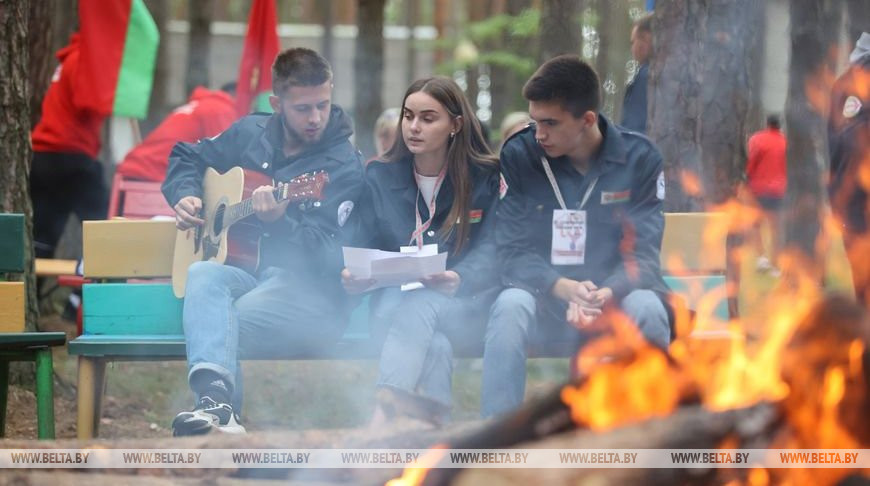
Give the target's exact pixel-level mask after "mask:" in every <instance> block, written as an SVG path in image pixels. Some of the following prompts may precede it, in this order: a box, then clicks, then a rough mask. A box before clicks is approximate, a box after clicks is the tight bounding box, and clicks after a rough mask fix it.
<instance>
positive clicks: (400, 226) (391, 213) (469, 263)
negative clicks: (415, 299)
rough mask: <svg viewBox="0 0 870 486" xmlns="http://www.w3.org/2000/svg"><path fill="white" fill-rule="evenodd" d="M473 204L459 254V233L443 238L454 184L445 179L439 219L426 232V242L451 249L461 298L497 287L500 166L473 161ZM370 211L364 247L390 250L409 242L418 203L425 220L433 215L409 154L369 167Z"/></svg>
mask: <svg viewBox="0 0 870 486" xmlns="http://www.w3.org/2000/svg"><path fill="white" fill-rule="evenodd" d="M470 173H471V177H472V191H471V204H470V206H469V208H468V209H469V215H468V217H469V218H470V220H471V224H470V226H471V228H470V231H469V235H468V238H467V240H466V242H465V244H464V246H463V248H462V250H461V252H460V253H459V254H458V255H457V254H456V253H455V252H454V248H455V246H456V241H455V231H452V232H451V233H450V234H449V235H448V236H447V239H442V238H441V235H440V229H441V227H442V226H443V225H444V223H445V220H446V217H447V214H448V213H449V212H450V208H451V205H452V202H453V184H452V183H451V181H450V175H449V174H448V175H447V177H445V179H444V182H443V183H442V184H441V189H440V190H439V191H438V195H437V196H436V197H435V218H434V219H433V220H432V225H431V226H430V227H429V230H428V231H426V232H425V233H424V234H423V242H424V244H429V243H437V244H438V250H439V251H441V252H443V251H447V252H448V257H447V268H448V269H449V270H453V271H455V272H456V273H458V274H459V276H460V278H461V282H460V286H459V290H458V291H457V293H456V296H457V297H468V296H473V295H479V294H481V293H483V292H486V291H489V290H492V289H495V288H496V287H497V286H498V272H497V270H496V260H495V258H496V255H495V227H494V226H495V210H496V204H497V202H498V169H497V167H495V166H494V165H493V166H492V167H491V168H488V167H483V166H480V165H477V164H472V165H471V167H470ZM365 175H366V186H367V189H368V190H367V194H366V204H365V206H366V208H365V209H366V210H365V218H364V219H365V220H366V223H365V225H364V226H365V229H366V231H365V232H364V234H365V239H364V243H363V244H364V245H365V246H369V247H372V248H379V249H381V250H387V251H399V247H400V246H407V245H409V244H410V242H411V234H412V233H413V232H414V229H415V225H416V218H415V216H414V203H415V201H416V199H417V198H418V197H419V201H416V202H418V204H417V206H418V207H419V209H420V215H421V218H422V220H423V221H426V220H428V219H429V208H428V207H427V205H426V202H425V201H424V200H423V196H422V195H418V193H419V191H418V190H417V183H416V181H415V180H414V169H413V161H412V160H411V159H410V157H409V158H408V159H406V160H401V161H399V162H378V161H375V162H372V163H370V164H369V165H368V166H367V167H366V171H365Z"/></svg>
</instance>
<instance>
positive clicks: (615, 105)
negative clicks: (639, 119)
mask: <svg viewBox="0 0 870 486" xmlns="http://www.w3.org/2000/svg"><path fill="white" fill-rule="evenodd" d="M598 5H599V7H598V14H599V17H600V19H601V20H600V21H599V23H598V38H599V44H598V58H597V61H596V70H597V71H598V76H599V77H600V78H601V83H602V85H603V88H604V90H603V93H602V94H603V96H602V103H601V106H602V110H601V111H602V112H603V113H604V114H605V115H606V116H609V117H611V118H612V119H613V120H615V121H619V119H620V118H621V114H622V102H623V98H624V97H625V86H626V83H627V81H628V79H627V78H628V70H627V69H626V65H627V63H628V60H629V59H630V56H629V52H631V17H630V16H629V15H628V3H627V0H618V1H611V0H599V1H598Z"/></svg>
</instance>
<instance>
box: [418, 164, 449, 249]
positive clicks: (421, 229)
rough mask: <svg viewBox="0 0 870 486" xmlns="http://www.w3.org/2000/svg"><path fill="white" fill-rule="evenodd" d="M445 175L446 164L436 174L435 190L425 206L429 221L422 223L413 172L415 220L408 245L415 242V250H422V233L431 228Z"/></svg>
mask: <svg viewBox="0 0 870 486" xmlns="http://www.w3.org/2000/svg"><path fill="white" fill-rule="evenodd" d="M446 174H447V164H446V163H445V164H444V167H442V168H441V172H440V173H438V180H436V181H435V190H434V191H433V192H432V201H430V202H429V203H428V204H427V207H428V208H429V219H427V220H426V222H425V223H424V222H423V218H422V217H420V205H419V201H420V179H419V178H418V176H417V171H416V170H414V181H415V182H416V183H417V197H416V198H414V216H415V219H416V224H415V229H414V232H413V233H411V242H410V243H409V245H413V244H414V242H415V241H416V242H417V248H418V249H420V248H423V232H425V231H426V230H427V229H429V227H430V226H432V220H433V219H434V218H435V199H437V198H438V191H439V190H440V189H441V183H442V182H444V176H445V175H446Z"/></svg>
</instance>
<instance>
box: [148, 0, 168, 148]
mask: <svg viewBox="0 0 870 486" xmlns="http://www.w3.org/2000/svg"><path fill="white" fill-rule="evenodd" d="M145 3H146V5H147V6H148V11H149V12H151V17H152V18H154V23H155V24H157V31H158V32H159V33H160V44H159V45H158V47H157V63H156V66H155V67H154V84H153V87H152V89H151V99H150V100H149V106H148V118H147V119H146V120H145V121H144V122H143V123H142V127H141V129H142V137H143V138H144V137H145V136H147V134H148V132H150V131H151V130H153V129H154V127H156V126H157V125H159V124H160V122H161V121H163V118H165V117H166V115H168V114H169V112H170V110H172V107H171V106H169V101H168V100H167V96H168V91H169V90H168V81H169V34H168V33H167V32H166V22H167V21H168V20H169V1H168V0H146V2H145Z"/></svg>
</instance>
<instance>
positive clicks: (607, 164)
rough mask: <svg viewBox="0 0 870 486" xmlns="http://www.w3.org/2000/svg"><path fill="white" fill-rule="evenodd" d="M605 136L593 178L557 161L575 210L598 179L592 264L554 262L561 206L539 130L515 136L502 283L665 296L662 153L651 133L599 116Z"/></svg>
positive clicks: (508, 146) (503, 215) (591, 205)
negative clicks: (567, 284)
mask: <svg viewBox="0 0 870 486" xmlns="http://www.w3.org/2000/svg"><path fill="white" fill-rule="evenodd" d="M599 128H600V129H601V132H602V135H603V136H604V139H603V142H602V146H601V149H600V152H599V153H598V155H597V156H596V158H595V159H594V160H593V161H592V162H591V163H590V169H589V171H588V173H587V174H586V176H583V175H581V174H580V173H579V172H577V171H576V170H575V169H574V168H573V167H572V166H571V164H570V162H569V161H568V160H567V158H564V157H560V158H557V159H553V160H550V166H551V167H552V169H553V173H554V175H555V178H556V180H557V182H558V184H559V188H560V190H561V192H562V195H563V197H564V198H565V204H566V205H567V206H568V209H579V206H580V201H581V199H582V197H583V194H585V192H586V189H587V187H588V186H589V185H590V184H591V183H592V180H593V179H594V178H595V177H598V181H597V183H596V184H595V187H594V190H593V191H592V192H591V194H590V197H589V199H588V201H587V203H586V206H585V207H584V209H585V210H586V211H587V233H586V253H585V264H583V265H558V266H555V265H552V264H551V263H550V250H551V245H552V217H553V210H554V209H560V206H559V203H558V201H557V199H556V196H555V194H554V192H553V189H552V187H551V186H550V183H549V180H548V179H547V176H546V174H545V172H544V169H543V164H542V163H541V156H542V155H544V152H543V151H542V150H541V149H540V147H539V146H538V144H537V143H536V142H535V127H534V126H530V127H528V128H526V129H524V130H522V131H520V132H519V133H517V134H516V135H514V136H513V137H511V138H510V139H509V140H508V141H507V143H505V145H504V147H503V148H502V151H501V173H502V176H503V178H504V181H503V184H504V186H505V187H503V189H502V190H503V191H504V196H503V198H502V200H501V201H500V203H499V209H498V224H497V227H496V235H497V238H496V239H497V244H498V256H499V262H500V264H501V268H502V272H501V274H502V280H503V283H504V284H505V285H506V286H508V287H518V288H522V289H525V290H528V291H529V292H531V293H533V294H534V295H536V296H539V297H545V298H548V297H549V295H550V290H551V288H552V286H553V284H555V283H556V280H558V279H559V278H560V277H566V278H570V279H574V280H578V281H583V280H591V281H592V282H593V283H595V284H596V285H597V286H599V287H610V288H611V289H612V290H613V295H614V297H615V298H617V299H621V298H623V297H625V296H626V295H628V293H629V292H631V291H632V290H635V289H650V290H653V291H655V292H656V293H658V294H659V295H661V296H664V295H665V294H667V293H668V288H667V286H666V284H665V282H664V280H663V279H662V277H661V269H660V264H659V252H660V249H661V243H662V233H663V231H664V213H663V206H662V202H663V198H664V178H663V175H662V174H663V173H662V170H663V167H662V156H661V154H660V153H659V151H658V150H657V149H656V147H655V146H654V145H653V143H652V142H650V141H649V139H647V138H646V137H645V136H643V135H641V134H639V133H637V132H633V131H628V130H623V129H622V128H620V127H618V126H616V125H614V124H613V123H611V122H610V121H609V120H607V119H606V118H604V117H603V116H600V115H599Z"/></svg>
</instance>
